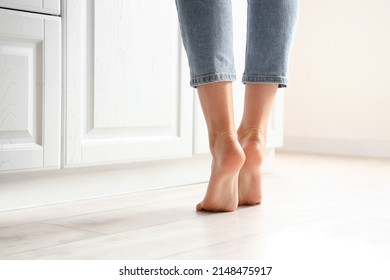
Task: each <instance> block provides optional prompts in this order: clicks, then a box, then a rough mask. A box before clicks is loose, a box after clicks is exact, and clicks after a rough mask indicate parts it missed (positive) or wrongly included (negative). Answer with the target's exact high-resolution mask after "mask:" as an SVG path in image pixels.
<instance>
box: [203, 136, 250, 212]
mask: <svg viewBox="0 0 390 280" xmlns="http://www.w3.org/2000/svg"><path fill="white" fill-rule="evenodd" d="M230 136H231V135H230ZM230 136H226V135H225V136H222V137H219V139H217V140H216V141H215V142H214V143H215V144H214V145H213V146H214V147H212V148H211V153H212V155H213V162H212V166H211V176H210V181H209V185H208V187H207V192H206V195H205V197H204V199H203V201H202V202H200V203H199V204H198V205H197V206H196V210H197V211H210V212H226V211H234V210H236V209H237V206H238V189H237V186H238V173H239V171H240V168H241V167H242V165H243V164H244V162H245V154H244V152H243V150H242V148H241V146H240V143H239V142H238V140H237V138H236V137H230Z"/></svg>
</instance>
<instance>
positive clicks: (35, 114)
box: [0, 9, 61, 171]
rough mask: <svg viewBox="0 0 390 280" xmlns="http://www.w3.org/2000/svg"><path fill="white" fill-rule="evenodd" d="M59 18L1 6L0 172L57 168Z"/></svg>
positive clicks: (59, 99) (59, 78)
mask: <svg viewBox="0 0 390 280" xmlns="http://www.w3.org/2000/svg"><path fill="white" fill-rule="evenodd" d="M60 38H61V26H60V19H59V18H58V17H54V16H53V17H52V16H44V15H38V14H32V13H25V12H19V11H13V10H7V9H0V171H8V170H20V169H37V168H59V166H60V142H61V140H60V139H61V138H60V125H59V124H60V123H61V121H60V117H61V107H60V103H61V83H60V81H61V71H60V67H61V47H60V43H61V40H60Z"/></svg>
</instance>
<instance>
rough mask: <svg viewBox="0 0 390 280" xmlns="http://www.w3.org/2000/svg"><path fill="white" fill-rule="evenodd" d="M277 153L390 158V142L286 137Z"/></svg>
mask: <svg viewBox="0 0 390 280" xmlns="http://www.w3.org/2000/svg"><path fill="white" fill-rule="evenodd" d="M277 151H286V152H302V153H316V154H328V155H343V156H359V157H376V158H390V141H389V140H383V141H382V140H353V139H326V138H304V137H285V138H284V144H283V147H282V148H278V149H277Z"/></svg>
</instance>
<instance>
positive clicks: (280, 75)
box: [238, 0, 299, 205]
mask: <svg viewBox="0 0 390 280" xmlns="http://www.w3.org/2000/svg"><path fill="white" fill-rule="evenodd" d="M298 6H299V2H298V0H248V13H247V14H248V23H247V42H246V59H245V71H244V74H243V78H242V82H243V83H244V84H246V90H245V103H244V104H245V107H244V115H243V118H242V122H241V124H240V127H239V129H238V137H239V141H240V143H241V145H242V148H243V149H244V152H245V155H246V161H245V163H244V166H243V167H242V169H241V171H240V175H239V182H238V189H239V204H240V205H245V204H250V205H251V204H259V203H261V170H260V167H261V163H262V159H263V152H264V149H265V146H266V133H267V124H268V119H269V116H270V114H271V110H272V105H273V102H274V99H275V94H276V91H277V88H278V87H286V86H287V82H288V80H287V77H288V63H289V57H290V51H291V48H292V44H293V39H294V35H295V29H296V20H297V16H298Z"/></svg>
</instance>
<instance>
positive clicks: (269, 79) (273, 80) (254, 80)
mask: <svg viewBox="0 0 390 280" xmlns="http://www.w3.org/2000/svg"><path fill="white" fill-rule="evenodd" d="M242 83H243V84H246V83H249V84H279V86H278V87H279V88H285V87H287V84H288V79H287V78H286V77H283V76H257V75H246V74H244V75H242Z"/></svg>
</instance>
